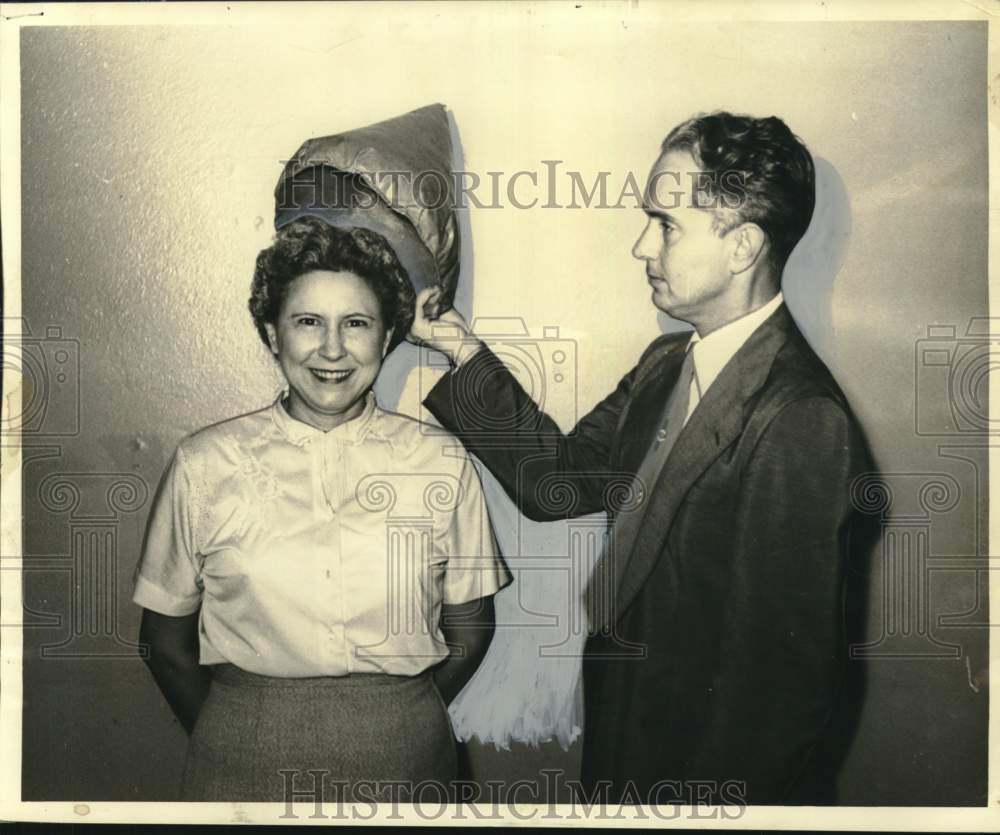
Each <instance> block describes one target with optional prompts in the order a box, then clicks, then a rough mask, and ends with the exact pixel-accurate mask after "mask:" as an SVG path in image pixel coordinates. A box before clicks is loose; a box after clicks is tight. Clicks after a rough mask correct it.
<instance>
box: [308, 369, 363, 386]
mask: <svg viewBox="0 0 1000 835" xmlns="http://www.w3.org/2000/svg"><path fill="white" fill-rule="evenodd" d="M309 370H310V371H312V373H313V374H315V375H316V376H317V377H319V378H320V379H321V380H329V381H330V382H333V383H339V382H342V381H343V380H346V379H347V378H348V377H350V376H351V371H353V369H350V370H348V371H325V370H323V369H320V368H310V369H309Z"/></svg>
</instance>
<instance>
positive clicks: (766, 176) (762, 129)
mask: <svg viewBox="0 0 1000 835" xmlns="http://www.w3.org/2000/svg"><path fill="white" fill-rule="evenodd" d="M661 150H662V151H663V152H664V153H666V152H667V151H673V150H685V151H688V152H689V153H690V154H691V156H692V157H694V160H695V162H697V163H698V165H699V166H700V167H701V168H702V170H703V171H705V172H706V173H708V174H710V175H712V176H710V177H709V178H707V183H706V185H707V188H706V189H705V191H706V192H707V193H708V195H709V196H710V197H712V198H716V201H715V203H716V205H723V206H726V205H729V203H727V201H726V199H725V197H723V196H720V187H722V188H724V187H725V184H726V182H727V178H728V177H731V176H732V174H729V173H727V172H736V173H737V175H738V180H737V182H739V183H740V184H741V185H740V194H739V199H738V206H737V207H736V208H734V209H731V211H732V212H733V213H734V216H735V217H736V218H738V220H737V221H736V223H730V224H728V226H729V228H733V227H734V226H736V225H738V224H739V223H747V222H749V223H756V224H757V225H758V226H759V227H760V228H761V229H763V230H764V232H765V233H766V234H767V237H768V241H769V242H770V257H771V263H772V264H773V265H774V267H775V268H776V269H777V270H778V271H779V272H780V270H781V269H782V268H783V267H784V265H785V262H786V261H787V260H788V256H789V255H790V254H791V252H792V250H793V249H794V248H795V245H796V244H797V243H798V242H799V240H800V239H801V238H802V236H803V235H804V234H805V232H806V229H808V228H809V221H810V220H811V219H812V214H813V208H814V206H815V204H816V173H815V169H814V166H813V159H812V156H811V155H810V153H809V151H808V150H807V149H806V146H805V145H804V144H803V143H802V140H801V139H799V138H798V137H797V136H795V134H793V133H792V132H791V130H789V128H788V126H787V125H786V124H785V123H784V122H783V121H781V119H779V118H778V117H777V116H769V117H767V118H764V119H756V118H754V117H752V116H741V115H734V114H732V113H726V112H724V111H717V112H715V113H708V114H699V115H697V116H695V117H693V118H691V119H688V120H687V121H686V122H682V123H681V124H679V125H678V126H677V127H675V128H674V129H673V130H672V131H670V133H669V134H667V138H666V139H664V140H663V146H662V148H661ZM728 182H730V183H731V182H732V180H728ZM731 193H732V192H731V190H730V194H731ZM724 213H725V211H724ZM722 231H723V232H724V231H728V229H724V230H722Z"/></svg>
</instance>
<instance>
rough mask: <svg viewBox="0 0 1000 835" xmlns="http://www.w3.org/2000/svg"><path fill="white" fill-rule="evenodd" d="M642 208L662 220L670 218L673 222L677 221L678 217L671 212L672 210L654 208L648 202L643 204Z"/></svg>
mask: <svg viewBox="0 0 1000 835" xmlns="http://www.w3.org/2000/svg"><path fill="white" fill-rule="evenodd" d="M642 210H643V211H644V212H645V213H646V214H647V215H649V216H650V217H656V218H659V219H660V220H668V221H670V222H671V223H677V218H675V217H674V216H673V215H672V214H670V212H665V211H663V210H662V209H654V208H653V207H651V206H650V205H649V204H648V203H643V204H642Z"/></svg>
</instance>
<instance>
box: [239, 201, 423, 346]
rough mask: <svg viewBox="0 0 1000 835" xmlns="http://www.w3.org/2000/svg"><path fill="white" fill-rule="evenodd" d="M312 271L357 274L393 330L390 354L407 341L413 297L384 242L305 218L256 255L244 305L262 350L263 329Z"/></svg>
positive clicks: (287, 227) (375, 234)
mask: <svg viewBox="0 0 1000 835" xmlns="http://www.w3.org/2000/svg"><path fill="white" fill-rule="evenodd" d="M313 270H329V271H331V272H352V273H354V274H355V275H357V276H358V277H359V278H360V279H362V280H363V281H364V282H365V284H367V285H368V286H369V287H370V288H371V291H372V292H373V293H374V294H375V297H376V298H377V299H378V302H379V307H380V308H381V311H382V322H383V324H384V325H385V327H386V328H387V329H388V328H392V338H391V340H390V342H389V350H390V351H391V350H392V349H393V348H395V347H396V346H397V345H399V343H400V342H402V341H403V340H404V339H405V338H406V334H407V333H409V330H410V325H411V324H412V323H413V311H414V301H415V297H416V294H415V292H414V290H413V285H412V284H411V283H410V279H409V277H408V276H407V274H406V270H405V269H404V268H403V266H402V264H400V263H399V259H398V258H397V257H396V253H395V252H394V251H393V249H392V247H391V246H389V243H388V242H387V241H386V239H385V238H384V237H383V236H382V235H380V234H379V233H378V232H374V231H372V230H371V229H362V228H350V229H340V228H338V227H336V226H331V225H330V224H328V223H326V222H324V221H322V220H320V219H319V218H317V217H312V216H309V215H307V216H305V217H302V218H299V219H298V220H293V221H292V222H291V223H288V224H286V225H285V226H282V227H281V228H280V229H279V230H278V231H277V233H276V234H275V236H274V243H273V244H272V245H271V246H269V247H268V248H267V249H262V250H261V251H260V254H258V256H257V266H256V268H255V269H254V274H253V283H252V284H251V286H250V303H249V305H250V315H251V316H253V322H254V325H255V326H256V327H257V333H258V334H260V338H261V339H262V340H263V342H264V344H265V345H270V343H269V342H268V339H267V329H266V327H265V325H267V324H272V325H273V324H276V323H277V321H278V317H279V316H280V314H281V305H282V304H283V303H284V301H285V298H286V297H287V295H288V288H289V287H290V286H291V284H292V282H293V281H294V280H295V279H296V278H298V277H299V276H301V275H304V274H305V273H308V272H312V271H313Z"/></svg>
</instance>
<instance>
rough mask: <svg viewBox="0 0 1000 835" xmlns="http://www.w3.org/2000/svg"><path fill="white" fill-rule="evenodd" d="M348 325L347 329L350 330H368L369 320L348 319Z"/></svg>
mask: <svg viewBox="0 0 1000 835" xmlns="http://www.w3.org/2000/svg"><path fill="white" fill-rule="evenodd" d="M346 324H347V327H349V328H367V327H368V320H367V319H348V320H347V322H346Z"/></svg>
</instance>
